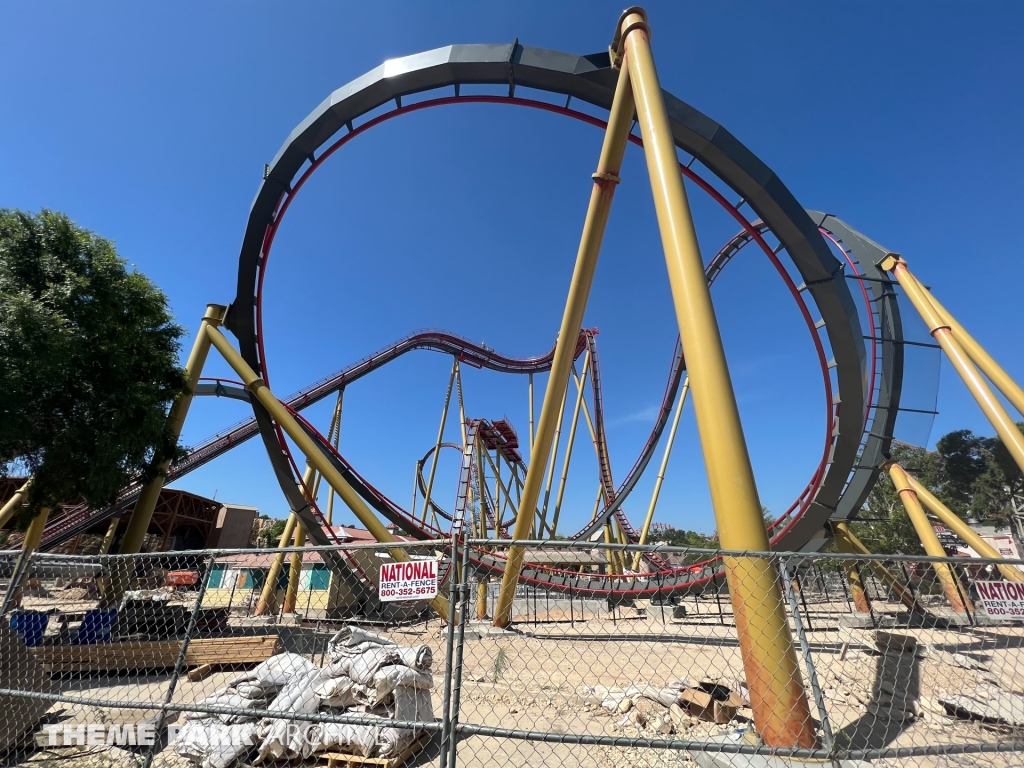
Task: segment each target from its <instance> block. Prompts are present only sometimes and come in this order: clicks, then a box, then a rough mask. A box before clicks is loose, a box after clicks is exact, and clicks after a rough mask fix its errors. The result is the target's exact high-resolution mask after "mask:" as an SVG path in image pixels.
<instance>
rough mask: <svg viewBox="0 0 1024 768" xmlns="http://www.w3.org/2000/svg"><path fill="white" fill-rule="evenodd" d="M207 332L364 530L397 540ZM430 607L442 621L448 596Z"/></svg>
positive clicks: (395, 552) (211, 331)
mask: <svg viewBox="0 0 1024 768" xmlns="http://www.w3.org/2000/svg"><path fill="white" fill-rule="evenodd" d="M206 333H207V336H208V337H209V339H210V342H211V343H212V344H213V346H215V347H216V348H217V351H218V352H220V353H221V355H222V356H223V357H224V359H225V360H226V361H227V363H228V365H230V366H231V367H232V368H233V369H234V371H235V373H237V374H238V376H239V377H240V378H241V379H242V382H243V383H244V384H245V388H246V389H248V390H249V392H250V393H251V394H252V395H253V396H254V397H255V398H256V399H257V400H259V401H260V403H262V405H263V407H264V408H266V409H267V411H268V412H269V413H270V416H271V417H272V418H273V419H274V421H276V422H277V423H278V424H279V425H280V427H281V429H283V430H284V431H285V434H287V435H288V437H290V438H291V439H292V441H294V443H295V445H296V446H298V449H299V450H300V451H301V452H302V453H303V455H304V456H305V457H306V460H307V461H308V462H309V463H310V464H311V465H312V466H313V468H314V469H316V471H317V472H319V473H320V474H321V476H323V478H324V479H325V480H326V481H327V483H328V484H329V485H330V486H331V487H332V488H333V489H334V491H335V492H336V493H337V494H338V495H339V496H340V497H341V500H342V501H344V502H345V504H347V505H348V508H349V509H351V510H352V512H353V514H355V516H356V518H357V519H358V520H359V522H360V523H362V524H363V525H364V526H365V527H366V530H367V531H369V532H370V535H371V536H373V537H374V538H375V539H376V540H377V541H379V542H382V543H385V544H386V543H393V542H395V541H396V539H395V537H394V536H393V535H392V533H391V531H389V530H388V529H387V527H386V526H385V525H384V524H383V523H382V522H381V521H380V520H378V519H377V516H376V515H375V514H374V513H373V511H372V510H371V509H370V508H369V507H368V506H367V505H366V502H365V501H363V500H362V498H361V497H360V496H359V494H358V493H356V491H355V489H354V488H352V486H351V485H349V484H348V481H347V480H345V478H344V477H342V475H341V473H340V472H339V471H338V470H337V469H336V468H335V467H334V465H333V464H332V463H331V462H330V461H329V460H328V459H327V457H326V456H324V455H323V452H322V451H321V450H320V449H319V448H318V447H317V445H316V443H315V442H313V439H312V438H311V437H310V436H309V435H307V434H306V433H305V431H303V429H302V427H300V426H299V424H298V422H296V421H295V419H294V418H293V417H292V415H291V414H290V413H289V412H288V409H287V408H285V407H284V405H282V404H281V401H280V400H278V399H277V397H275V396H274V394H273V393H272V392H271V391H270V389H269V388H268V387H267V385H266V384H265V383H264V382H263V379H261V378H260V377H259V376H257V375H256V372H255V371H253V369H252V368H250V367H249V364H248V363H246V362H245V360H243V359H242V356H241V355H240V354H238V351H237V350H236V349H235V348H234V347H233V346H232V345H231V342H230V341H228V340H227V338H226V337H225V336H224V334H222V333H221V332H220V330H219V329H218V328H216V327H215V326H212V325H208V326H207V327H206ZM388 551H389V553H390V555H391V557H392V558H394V559H395V560H397V561H398V562H403V563H404V562H409V561H410V560H411V558H410V557H409V553H408V552H406V550H404V549H397V548H396V549H390V550H388ZM430 606H431V608H433V609H434V611H435V612H437V614H438V615H439V616H441V617H442V619H444V620H445V621H447V618H448V600H446V599H445V598H443V597H441V596H440V595H438V596H437V597H435V598H434V599H433V600H431V602H430Z"/></svg>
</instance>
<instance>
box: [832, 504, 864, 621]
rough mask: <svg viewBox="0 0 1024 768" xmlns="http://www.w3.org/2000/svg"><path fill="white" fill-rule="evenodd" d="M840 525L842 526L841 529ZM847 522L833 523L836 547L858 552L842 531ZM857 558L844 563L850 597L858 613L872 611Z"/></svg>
mask: <svg viewBox="0 0 1024 768" xmlns="http://www.w3.org/2000/svg"><path fill="white" fill-rule="evenodd" d="M840 526H842V528H841V529H840ZM845 528H846V523H845V522H843V523H840V522H838V521H837V522H835V523H832V532H833V534H834V536H835V540H836V549H838V550H839V551H840V552H845V553H848V554H853V553H854V552H856V550H855V549H854V547H853V545H852V544H851V543H850V541H849V539H847V538H846V535H845V534H844V533H842V532H841V530H845ZM857 565H858V563H857V561H856V560H848V561H847V562H844V563H843V570H845V571H846V583H847V584H848V585H849V587H850V597H852V598H853V608H854V610H855V611H856V612H857V613H870V612H871V604H870V603H869V602H868V596H867V593H866V592H865V591H864V582H863V580H862V579H861V577H860V570H858V568H857Z"/></svg>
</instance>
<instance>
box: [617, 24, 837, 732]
mask: <svg viewBox="0 0 1024 768" xmlns="http://www.w3.org/2000/svg"><path fill="white" fill-rule="evenodd" d="M616 41H617V42H619V41H621V43H622V45H623V47H624V54H625V61H626V62H627V63H628V66H629V71H630V73H631V75H632V83H633V92H634V96H635V99H636V111H637V117H638V122H639V125H640V133H641V136H642V137H643V142H644V155H645V157H646V160H647V170H648V173H649V175H650V177H651V188H652V192H653V193H654V207H655V212H656V214H657V219H658V227H659V229H660V231H661V240H662V245H663V248H664V251H665V262H666V265H667V266H668V273H669V284H670V286H671V288H672V297H673V301H674V304H675V309H676V318H677V321H678V324H679V333H680V336H681V339H682V345H683V350H684V351H685V354H686V360H687V367H688V370H689V378H690V380H691V382H692V386H693V390H694V398H693V405H694V412H695V414H696V417H697V429H698V432H699V433H700V437H701V446H702V448H703V451H704V464H705V467H706V470H707V474H708V481H709V483H708V484H709V486H710V490H711V499H712V503H713V505H714V509H715V518H716V521H717V523H718V531H719V536H720V539H721V543H722V547H723V548H726V549H746V550H759V551H768V550H769V549H770V545H769V542H768V534H767V531H766V530H765V526H764V519H763V517H762V512H761V502H760V500H759V498H758V494H757V486H756V485H755V483H754V472H753V469H752V468H751V465H750V457H749V455H748V453H747V446H746V441H745V439H744V436H743V428H742V425H741V424H740V416H739V410H738V408H737V406H736V397H735V394H734V392H733V387H732V380H731V379H730V377H729V368H728V365H727V363H726V360H725V351H724V349H723V347H722V338H721V334H720V332H719V329H718V322H717V320H716V319H715V310H714V307H713V305H712V303H711V294H710V291H709V290H708V282H707V277H706V276H705V274H704V262H703V260H702V258H701V254H700V247H699V245H698V243H697V234H696V231H695V230H694V225H693V219H692V217H691V214H690V206H689V203H688V201H687V198H686V190H685V188H684V187H683V179H682V175H681V174H680V172H679V159H678V156H677V155H676V146H675V141H674V139H673V136H672V130H671V127H670V125H669V121H668V115H667V114H666V111H665V102H664V99H663V97H662V91H661V84H660V83H659V81H658V74H657V71H656V70H655V67H654V58H653V56H652V55H651V48H650V42H649V28H648V26H647V18H646V14H644V13H642V12H638V11H636V10H633V11H632V12H626V13H625V14H624V18H623V19H621V20H620V25H619V28H618V29H617V30H616ZM616 47H617V48H618V46H616ZM724 563H725V567H726V571H727V577H728V579H729V596H730V598H731V600H732V604H733V613H734V615H735V617H736V631H737V635H738V638H739V645H740V653H741V656H742V657H743V666H744V670H745V672H746V678H747V685H748V686H749V689H750V703H751V708H752V710H753V715H754V724H755V726H756V728H757V732H758V734H759V735H760V736H761V738H762V739H763V740H764V742H765V744H767V745H769V746H773V747H794V746H795V747H813V746H814V745H815V744H816V743H817V738H816V735H815V733H814V728H813V721H812V720H811V714H810V705H809V703H808V700H807V695H806V693H805V692H804V686H803V682H802V679H801V675H800V666H799V661H798V659H797V653H796V648H795V646H794V644H793V637H792V634H791V632H790V628H789V621H788V619H787V617H786V609H785V605H784V603H783V600H782V592H781V590H780V589H779V579H778V575H777V573H776V571H775V569H774V568H773V567H772V564H771V563H770V562H768V561H767V560H765V559H763V558H749V557H739V558H737V557H726V558H724Z"/></svg>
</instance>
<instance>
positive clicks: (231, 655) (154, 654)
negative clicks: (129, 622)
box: [31, 635, 281, 672]
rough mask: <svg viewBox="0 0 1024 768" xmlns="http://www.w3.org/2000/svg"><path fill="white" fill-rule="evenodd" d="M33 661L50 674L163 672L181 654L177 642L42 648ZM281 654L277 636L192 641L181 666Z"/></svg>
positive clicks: (250, 661) (245, 660)
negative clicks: (117, 671) (132, 671)
mask: <svg viewBox="0 0 1024 768" xmlns="http://www.w3.org/2000/svg"><path fill="white" fill-rule="evenodd" d="M31 650H32V652H33V653H34V654H35V657H36V660H37V661H38V662H39V663H41V664H42V665H43V666H44V668H45V669H47V670H48V671H51V672H108V671H111V670H118V669H119V670H129V669H167V668H169V667H173V666H174V665H175V663H176V662H177V660H178V655H179V654H180V653H181V642H180V641H176V640H160V641H154V642H126V643H95V644H93V645H44V646H39V647H37V648H32V649H31ZM280 651H281V642H280V638H278V636H277V635H256V636H254V637H217V638H205V639H196V640H192V641H191V642H190V643H189V644H188V650H186V651H185V666H186V667H198V666H202V665H203V664H209V665H210V666H211V667H217V666H233V665H236V664H237V665H250V664H259V663H260V662H263V661H266V660H267V659H269V658H270V657H271V656H273V655H275V654H277V653H279V652H280Z"/></svg>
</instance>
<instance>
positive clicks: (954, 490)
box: [853, 424, 1024, 555]
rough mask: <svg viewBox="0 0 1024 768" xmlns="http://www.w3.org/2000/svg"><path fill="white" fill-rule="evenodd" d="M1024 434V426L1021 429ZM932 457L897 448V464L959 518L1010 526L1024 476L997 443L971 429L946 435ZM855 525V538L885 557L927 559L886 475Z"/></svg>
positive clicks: (920, 451)
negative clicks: (903, 555)
mask: <svg viewBox="0 0 1024 768" xmlns="http://www.w3.org/2000/svg"><path fill="white" fill-rule="evenodd" d="M1017 426H1018V428H1020V429H1021V431H1022V432H1024V424H1018V425H1017ZM935 448H936V450H935V451H927V450H925V449H924V448H918V447H916V446H912V445H906V444H902V443H897V444H894V445H893V448H892V458H893V460H894V461H897V462H898V463H899V464H900V465H901V466H902V467H903V468H904V469H905V470H906V471H907V472H908V473H910V474H911V475H913V476H914V477H915V478H916V479H917V480H918V482H920V483H921V484H922V485H924V486H925V487H926V488H928V490H930V491H931V492H932V493H933V494H935V496H936V497H938V499H939V500H940V501H941V502H942V503H943V504H945V505H946V506H947V507H949V508H950V510H952V511H953V512H954V513H955V514H957V515H959V516H960V517H963V518H965V519H966V518H973V519H975V520H977V521H978V522H980V523H983V524H987V525H995V526H997V527H1000V526H1005V525H1007V524H1008V522H1009V520H1010V517H1011V516H1012V515H1013V514H1014V510H1015V509H1018V508H1021V506H1022V498H1024V476H1022V474H1021V472H1020V469H1019V468H1018V467H1017V465H1016V463H1015V462H1014V461H1013V459H1012V458H1011V457H1010V455H1009V452H1008V451H1007V450H1006V447H1005V446H1004V445H1003V443H1002V441H1001V440H1000V439H999V438H997V437H994V438H993V437H980V436H978V435H975V434H974V433H973V432H971V431H970V430H968V429H961V430H956V431H954V432H950V433H948V434H946V435H943V436H942V437H941V438H940V439H939V440H938V442H937V443H936V445H935ZM861 515H862V517H864V518H867V520H868V522H863V523H855V524H854V525H853V532H854V534H855V535H856V536H857V537H858V538H860V539H862V540H863V541H864V543H865V544H866V545H867V546H868V548H869V549H871V550H872V551H873V552H877V553H879V554H889V553H901V554H908V555H913V554H916V555H920V554H924V549H923V548H922V547H921V542H920V539H919V538H918V536H917V533H916V531H915V530H914V526H913V523H911V521H910V518H909V517H908V516H907V512H906V510H905V509H904V508H903V504H902V502H900V500H899V496H898V495H897V493H896V488H895V487H894V486H893V483H892V480H890V479H889V476H888V474H887V473H884V472H883V473H882V475H881V476H880V477H879V479H878V483H877V484H876V485H875V487H874V488H873V489H872V491H871V494H870V495H869V496H868V501H867V504H866V505H865V508H864V510H863V511H862V513H861Z"/></svg>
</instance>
